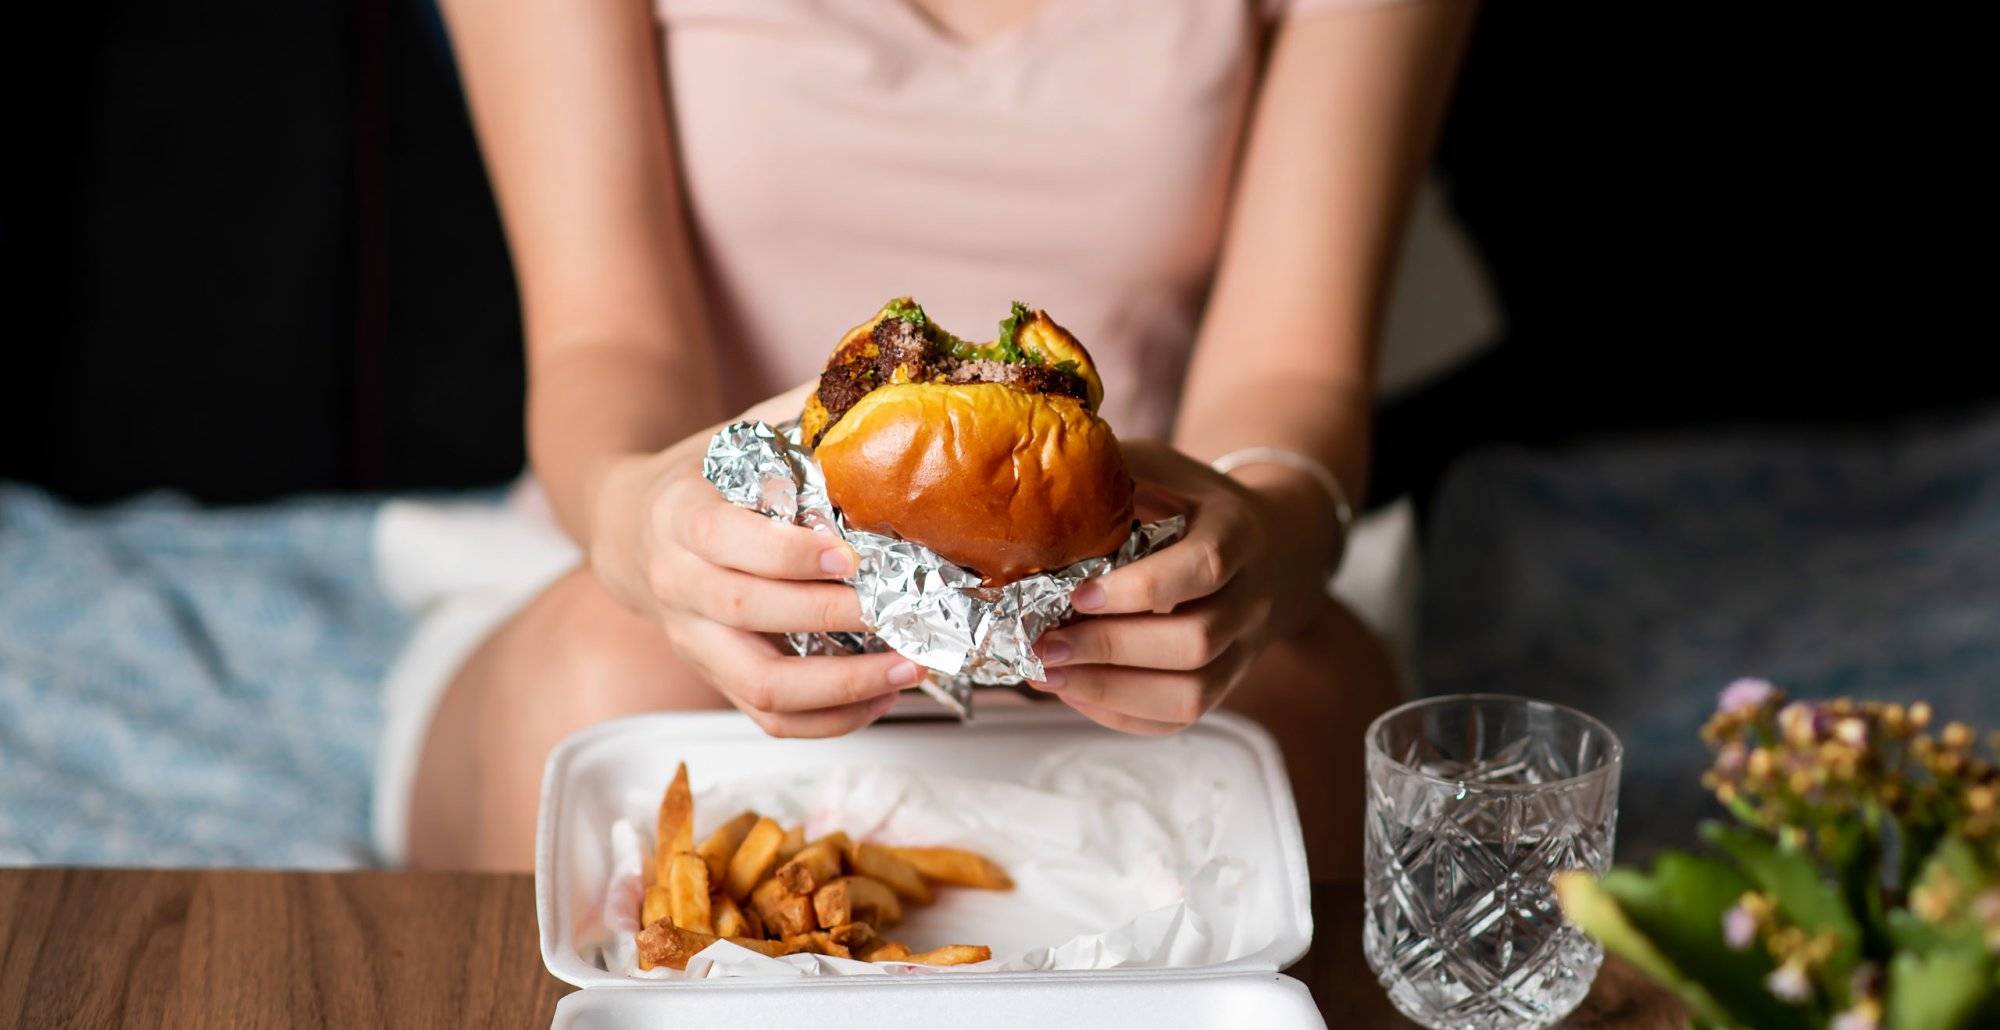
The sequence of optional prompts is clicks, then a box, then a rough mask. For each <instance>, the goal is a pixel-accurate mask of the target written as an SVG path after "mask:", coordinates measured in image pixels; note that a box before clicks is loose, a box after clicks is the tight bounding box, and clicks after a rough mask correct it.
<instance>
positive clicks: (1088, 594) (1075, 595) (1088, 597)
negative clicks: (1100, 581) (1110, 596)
mask: <svg viewBox="0 0 2000 1030" xmlns="http://www.w3.org/2000/svg"><path fill="white" fill-rule="evenodd" d="M1069 604H1070V607H1072V608H1075V609H1076V610H1077V611H1080V612H1094V611H1096V610H1097V609H1099V608H1102V607H1104V588H1103V587H1101V586H1098V585H1097V584H1095V583H1085V584H1084V585H1082V586H1080V587H1077V588H1076V590H1075V591H1074V592H1072V593H1071V594H1070V595H1069Z"/></svg>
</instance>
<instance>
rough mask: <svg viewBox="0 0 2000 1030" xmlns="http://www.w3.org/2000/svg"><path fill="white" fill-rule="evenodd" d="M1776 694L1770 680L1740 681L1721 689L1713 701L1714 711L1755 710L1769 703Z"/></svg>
mask: <svg viewBox="0 0 2000 1030" xmlns="http://www.w3.org/2000/svg"><path fill="white" fill-rule="evenodd" d="M1777 692H1778V688H1776V687H1774V686H1772V685H1771V681H1770V680H1760V679H1748V678H1745V679H1740V680H1737V681H1736V682H1734V683H1731V684H1730V685H1728V686H1726V687H1724V688H1722V694H1721V696H1720V697H1718V698H1716V701H1715V710H1716V711H1718V712H1735V711H1742V710H1745V709H1750V708H1755V707H1757V706H1758V705H1761V704H1763V703H1764V702H1766V701H1769V700H1770V699H1771V697H1772V695H1774V694H1776V693H1777Z"/></svg>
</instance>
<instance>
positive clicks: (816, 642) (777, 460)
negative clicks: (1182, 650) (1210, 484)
mask: <svg viewBox="0 0 2000 1030" xmlns="http://www.w3.org/2000/svg"><path fill="white" fill-rule="evenodd" d="M701 474H702V476H703V477H704V478H706V479H707V480H708V481H709V482H711V483H714V484H715V488H716V489H717V490H720V491H722V496H723V497H725V498H727V499H728V500H729V501H730V503H732V504H737V505H741V506H743V507H745V508H749V509H752V510H753V511H760V512H763V513H764V514H766V515H769V516H770V517H772V518H774V519H777V520H780V521H783V522H792V523H796V524H798V525H801V526H808V527H811V528H815V529H823V530H827V531H831V532H834V533H838V534H840V536H841V538H842V539H844V540H845V541H847V544H848V546H850V547H852V548H854V551H855V553H856V554H858V555H859V556H860V558H861V562H860V566H859V568H858V569H857V570H856V571H855V573H854V575H853V576H851V577H849V578H848V579H847V583H848V585H850V586H852V587H853V588H854V592H855V594H856V595H857V596H858V597H859V598H860V599H861V621H862V622H863V623H864V624H866V625H867V626H869V627H870V628H871V629H873V630H874V632H873V633H866V634H860V633H791V634H787V635H786V637H785V639H786V640H787V641H788V642H789V643H790V644H791V646H792V649H793V650H794V651H797V652H798V653H799V654H808V655H809V654H833V655H838V654H860V653H863V652H875V651H881V650H883V649H884V648H892V649H894V650H895V651H896V652H897V653H899V654H901V655H902V656H903V657H905V658H908V659H910V660H911V661H913V662H916V663H917V664H918V665H921V666H923V667H924V668H926V669H929V670H931V673H930V675H928V676H926V677H925V678H924V680H923V682H922V683H920V684H919V686H921V687H922V688H923V690H924V692H925V693H927V694H929V695H930V696H932V697H934V698H936V699H937V700H938V702H939V703H941V704H943V705H944V706H945V707H947V708H949V709H951V710H952V711H954V712H956V713H958V716H959V718H961V719H970V718H971V717H972V688H973V687H975V686H1007V685H1012V684H1017V683H1020V682H1022V681H1024V680H1039V679H1041V678H1042V675H1043V669H1042V661H1041V659H1040V658H1039V657H1037V656H1036V654H1035V650H1034V646H1035V641H1036V640H1037V639H1039V638H1040V637H1041V635H1042V631H1044V630H1046V629H1048V628H1050V627H1052V626H1056V625H1059V624H1061V623H1062V622H1063V620H1065V619H1067V618H1069V617H1070V616H1071V615H1072V614H1073V613H1074V610H1073V609H1072V608H1071V607H1070V604H1069V595H1070V591H1072V590H1075V589H1076V587H1077V585H1078V584H1080V583H1082V582H1083V581H1084V580H1086V579H1089V578H1090V577H1092V576H1098V575H1102V574H1104V573H1106V572H1109V571H1111V570H1112V569H1115V568H1117V567H1119V566H1120V565H1126V564H1129V563H1131V562H1135V561H1138V560H1139V559H1140V558H1143V557H1145V556H1146V555H1149V554H1151V553H1153V552H1154V551H1156V550H1159V549H1160V548H1162V547H1165V546H1166V545H1168V544H1170V543H1172V542H1174V541H1175V540H1177V539H1179V538H1180V535H1181V533H1182V532H1183V531H1184V530H1185V529H1186V528H1187V520H1186V519H1184V518H1182V517H1181V516H1178V515H1176V516H1173V517H1172V518H1167V519H1162V520H1160V521H1158V522H1148V523H1145V524H1144V525H1139V526H1136V527H1135V528H1134V529H1133V530H1132V535H1131V536H1128V537H1126V538H1125V543H1124V545H1123V546H1121V547H1119V548H1118V551H1117V553H1116V554H1113V555H1110V556H1108V557H1103V558H1086V559H1084V560H1083V561H1080V562H1077V563H1076V564H1074V565H1070V566H1067V567H1065V568H1062V569H1057V570H1056V571H1054V572H1044V573H1038V574H1036V575H1033V576H1029V577H1027V578H1025V579H1020V580H1016V581H1014V582H1012V583H1009V584H1007V585H1006V586H1001V587H984V586H981V585H980V583H979V576H978V575H977V574H975V573H972V572H968V571H966V570H965V569H962V568H960V567H958V566H957V565H953V564H952V563H951V562H949V561H946V560H945V559H944V558H943V557H941V556H940V555H939V554H938V553H937V552H935V551H932V550H931V549H930V548H927V547H924V546H923V545H921V544H915V543H911V542H910V541H908V540H902V539H898V538H896V537H892V536H884V535H882V534H879V533H868V532H864V531H862V530H858V529H850V528H848V526H847V524H846V522H845V521H844V520H843V519H842V518H841V515H840V511H839V510H838V509H836V508H835V507H834V506H833V502H832V501H831V500H828V498H827V495H826V477H825V475H824V474H823V473H821V471H820V467H819V462H817V461H814V460H813V457H812V455H811V454H810V453H808V452H807V451H806V450H805V449H804V448H803V447H801V446H799V429H798V422H797V420H793V421H789V422H784V423H781V424H779V425H777V426H771V425H768V424H766V423H763V422H758V421H744V422H736V423H733V424H731V425H728V426H725V427H723V429H722V430H721V431H720V432H718V433H716V434H715V438H714V439H713V440H711V441H709V444H708V454H707V456H706V457H704V458H703V459H702V463H701Z"/></svg>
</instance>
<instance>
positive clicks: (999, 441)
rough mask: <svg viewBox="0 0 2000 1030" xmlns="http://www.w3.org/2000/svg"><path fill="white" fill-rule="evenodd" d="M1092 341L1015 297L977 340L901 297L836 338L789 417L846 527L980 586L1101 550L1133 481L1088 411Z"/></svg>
mask: <svg viewBox="0 0 2000 1030" xmlns="http://www.w3.org/2000/svg"><path fill="white" fill-rule="evenodd" d="M1103 399H1104V384H1103V382H1102V381H1101V380H1100V379H1098V376H1097V367H1096V366H1095V365H1093V364H1092V363H1091V360H1090V352H1089V351H1086V350H1084V349H1083V344H1081V343H1078V342H1077V339H1076V337H1074V336H1072V335H1070V333H1069V331H1068V330H1066V329H1064V328H1063V327H1062V326H1059V325H1057V324H1056V323H1055V321H1054V320H1053V319H1051V318H1049V316H1048V314H1047V313H1046V312H1043V311H1031V310H1029V309H1028V307H1027V305H1025V304H1021V303H1018V302H1016V303H1015V304H1014V306H1013V311H1012V313H1010V314H1009V315H1008V316H1007V317H1006V318H1005V319H1003V320H1002V321H1001V322H1000V334H999V336H998V338H996V339H995V340H994V341H993V342H991V343H983V344H976V343H970V342H967V341H965V340H962V339H959V338H958V337H956V336H953V335H952V334H951V333H948V332H946V331H945V330H944V329H942V328H941V327H939V326H938V325H937V324H936V323H934V322H932V321H931V320H930V319H929V318H928V317H927V316H926V315H925V314H924V309H923V308H922V307H921V306H919V305H918V304H917V303H916V302H915V301H913V300H911V299H910V298H908V297H898V298H897V299H895V300H892V301H890V302H889V303H887V304H885V305H883V306H882V310H881V311H879V312H877V313H876V314H875V317H873V318H871V319H869V320H868V321H866V322H863V323H861V324H860V325H858V326H855V327H854V328H853V329H850V330H848V332H847V335H846V336H844V337H843V338H842V339H841V341H840V345H839V346H838V347H836V348H834V352H833V357H832V359H831V360H829V361H828V362H827V366H826V371H825V372H823V373H821V374H820V380H819V388H818V389H817V390H816V391H815V392H814V393H813V395H812V397H811V398H810V399H809V400H808V401H807V402H806V409H805V413H804V415H803V416H802V417H801V419H800V433H801V436H802V438H803V440H804V442H805V444H806V445H807V446H809V447H812V448H813V449H814V452H815V455H816V456H817V457H818V459H819V463H820V467H821V468H822V469H823V470H824V471H825V473H826V488H827V495H828V497H829V498H830V499H831V500H832V501H833V503H834V504H835V505H837V506H838V507H839V508H840V510H841V512H842V514H843V516H844V517H845V518H846V520H847V524H848V525H849V526H850V527H853V528H856V529H862V530H866V531H868V532H872V533H884V534H890V535H894V536H897V537H901V538H902V539H904V540H910V541H914V542H916V543H919V544H922V545H924V546H925V547H928V548H930V549H931V550H933V551H935V552H937V553H938V554H940V555H942V556H944V558H945V559H946V560H948V561H950V562H952V563H953V564H956V565H958V566H961V567H963V568H966V569H969V570H971V571H973V572H975V573H977V574H978V575H979V576H980V577H981V578H982V580H983V581H984V583H985V584H986V585H987V586H1000V585H1003V584H1006V583H1011V582H1013V581H1015V580H1017V579H1020V578H1021V577H1023V576H1028V575H1032V574H1034V573H1037V572H1043V571H1047V570H1050V569H1059V568H1062V567H1063V566H1065V565H1069V564H1071V563H1072V562H1076V561H1080V560H1082V559H1084V558H1091V557H1097V556H1100V555H1105V554H1109V553H1111V552H1113V551H1115V550H1117V549H1118V547H1119V545H1120V544H1122V543H1123V542H1124V540H1125V538H1126V536H1127V535H1128V534H1129V533H1130V532H1131V523H1132V477H1131V476H1130V475H1128V474H1126V471H1125V462H1124V459H1123V458H1122V457H1121V456H1120V455H1119V452H1118V441H1117V439H1116V438H1115V437H1114V436H1112V433H1111V427H1110V426H1109V425H1107V424H1105V422H1104V420H1103V419H1101V418H1098V417H1097V406H1098V404H1099V403H1100V402H1101V401H1102V400H1103Z"/></svg>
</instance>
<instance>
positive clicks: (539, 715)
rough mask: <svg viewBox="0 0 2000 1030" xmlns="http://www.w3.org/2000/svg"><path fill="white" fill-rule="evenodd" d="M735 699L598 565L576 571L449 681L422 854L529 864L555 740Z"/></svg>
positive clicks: (419, 796)
mask: <svg viewBox="0 0 2000 1030" xmlns="http://www.w3.org/2000/svg"><path fill="white" fill-rule="evenodd" d="M725 704H726V702H724V701H723V699H722V697H721V695H719V694H717V693H716V692H715V691H714V690H713V689H712V688H711V687H709V686H708V684H707V683H706V682H704V681H703V680H702V679H701V677H699V676H698V675H696V674H695V673H694V671H693V670H692V669H690V668H689V667H688V666H687V665H686V664H685V663H683V662H682V661H681V660H680V659H679V658H678V657H676V656H675V655H674V653H673V651H672V649H671V648H669V647H668V645H667V641H666V637H665V636H664V635H663V634H662V633H661V631H660V630H659V628H658V627H656V626H654V625H652V624H651V623H649V622H647V621H646V620H645V619H642V618H640V617H639V616H637V615H635V614H633V613H632V612H631V611H629V610H627V609H626V608H624V607H623V606H621V605H619V604H618V603H617V602H616V601H614V600H612V598H611V595H610V594H608V593H606V592H605V590H604V588H603V587H601V586H600V585H598V582H597V580H596V578H595V577H593V576H592V575H591V574H590V572H589V571H588V570H587V569H581V568H579V569H575V570H572V571H570V572H569V573H567V574H565V575H564V576H563V577H562V578H560V579H558V580H556V582H555V583H553V584H551V585H550V586H549V587H548V589H546V590H544V591H542V593H541V594H539V595H538V596H536V598H535V599H534V600H533V601H531V602H530V603H529V604H528V606H527V607H525V608H523V609H522V610H521V611H520V612H519V613H518V614H516V615H515V616H514V617H513V618H512V619H510V620H509V621H508V622H506V623H505V624H503V625H502V626H501V627H500V629H498V630H496V631H495V632H494V633H493V635H492V636H490V637H488V638H487V639H486V640H485V642H484V643H482V644H481V645H480V646H479V647H478V649H477V650H475V651H474V652H473V653H472V655H471V657H469V658H467V659H466V661H465V664H464V665H463V666H461V667H460V668H459V670H458V673H457V674H456V675H455V676H454V677H453V678H452V682H451V685H450V686H449V687H448V688H447V689H446V692H445V695H444V697H443V699H442V700H441V701H440V702H439V704H438V707H437V711H436V714H435V715H434V716H433V718H432V720H431V726H430V732H429V736H428V738H427V739H426V741H425V744H424V752H423V757H422V758H421V759H420V760H419V762H418V767H417V778H416V785H415V789H414V795H413V797H412V798H411V804H410V827H409V838H408V839H409V842H410V861H411V864H412V865H417V866H430V867H443V868H495V869H524V868H527V867H529V866H530V865H531V864H532V862H533V857H534V823H535V805H536V800H537V796H538V794H539V791H540V786H541V776H542V766H543V763H544V762H545V761H546V759H547V757H548V753H549V750H550V749H551V748H552V747H554V746H555V744H556V742H558V741H560V740H561V739H562V738H563V737H565V736H568V735H569V734H571V733H573V732H575V731H576V730H578V729H581V728H583V727H585V726H588V725H590V724H592V723H596V722H599V721H602V720H604V719H610V718H615V717H617V716H621V715H631V714H634V713H638V712H647V711H656V710H660V709H688V708H719V707H723V706H724V705H725Z"/></svg>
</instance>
